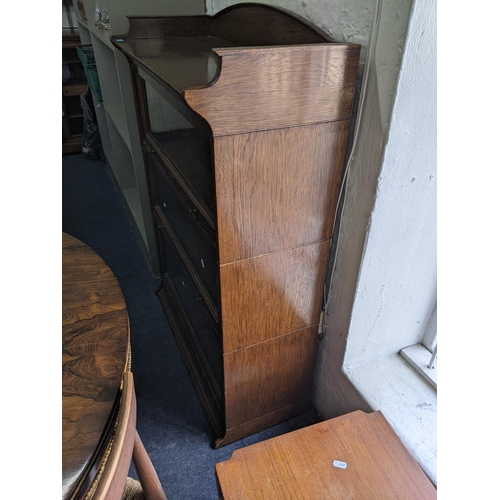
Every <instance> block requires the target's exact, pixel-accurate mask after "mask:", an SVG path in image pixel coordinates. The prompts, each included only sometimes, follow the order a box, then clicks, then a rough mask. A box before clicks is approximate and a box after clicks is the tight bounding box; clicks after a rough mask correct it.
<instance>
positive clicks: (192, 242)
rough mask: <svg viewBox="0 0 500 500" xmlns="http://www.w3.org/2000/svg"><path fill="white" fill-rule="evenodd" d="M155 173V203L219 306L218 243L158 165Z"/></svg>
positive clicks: (216, 305)
mask: <svg viewBox="0 0 500 500" xmlns="http://www.w3.org/2000/svg"><path fill="white" fill-rule="evenodd" d="M154 175H155V181H156V182H155V185H156V204H157V205H158V206H159V207H160V209H161V211H162V212H163V214H164V215H165V217H166V219H167V221H168V222H169V224H170V226H171V228H172V229H173V231H174V233H175V236H176V237H177V239H178V241H179V243H180V244H181V246H182V248H183V250H184V252H185V254H186V255H187V257H188V258H189V261H190V262H191V265H192V266H193V267H194V269H195V271H196V274H197V275H198V277H199V278H200V280H201V281H202V283H203V285H204V287H205V289H206V291H207V292H208V294H209V295H210V297H211V299H212V301H213V303H214V305H215V307H216V308H217V309H218V306H219V286H218V279H217V276H218V273H217V263H216V259H215V245H214V243H211V242H209V241H208V238H207V237H206V236H204V235H203V234H202V232H201V228H200V227H199V226H198V224H197V223H196V221H195V220H194V218H193V214H191V213H190V212H189V210H188V208H187V207H186V206H185V205H184V204H183V203H182V201H181V200H180V199H179V197H178V196H177V194H176V192H175V190H174V189H173V187H172V185H171V184H170V182H169V181H168V180H167V179H166V178H165V175H164V174H163V173H162V172H159V171H158V170H157V169H155V174H154Z"/></svg>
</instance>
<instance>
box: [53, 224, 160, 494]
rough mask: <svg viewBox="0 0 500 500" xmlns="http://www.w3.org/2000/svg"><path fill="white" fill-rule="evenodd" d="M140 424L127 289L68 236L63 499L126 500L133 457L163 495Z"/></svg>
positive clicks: (148, 487)
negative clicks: (124, 494)
mask: <svg viewBox="0 0 500 500" xmlns="http://www.w3.org/2000/svg"><path fill="white" fill-rule="evenodd" d="M135 423H136V400H135V391H134V386H133V377H132V373H131V372H130V328H129V318H128V313H127V308H126V304H125V300H124V297H123V294H122V291H121V289H120V286H119V284H118V281H117V279H116V277H115V276H114V274H113V272H112V271H111V269H110V268H109V267H108V266H107V265H106V263H105V262H104V261H103V260H102V258H101V257H99V256H98V255H97V254H96V253H95V252H94V251H93V250H92V249H91V248H89V247H88V246H87V245H85V244H84V243H82V242H81V241H79V240H77V239H76V238H74V237H72V236H69V235H68V234H65V233H63V235H62V497H63V499H72V500H73V499H75V500H77V499H81V498H89V497H90V498H91V497H92V495H93V494H94V493H95V496H94V498H106V499H109V500H111V499H114V498H120V496H121V491H123V486H124V485H125V482H126V475H127V472H128V469H129V466H130V459H131V457H132V458H133V460H134V464H135V466H136V470H137V473H138V475H139V479H140V480H141V483H142V486H143V490H144V492H145V493H146V492H149V494H147V498H151V499H153V498H155V499H156V498H158V499H165V495H164V493H163V490H162V488H161V485H160V483H159V481H158V477H157V475H156V472H155V471H154V468H153V466H152V464H151V461H150V460H149V457H148V456H147V453H146V452H145V450H144V447H143V445H142V443H141V441H140V438H139V436H138V435H137V431H136V429H135ZM132 450H133V451H132ZM132 453H133V455H132ZM141 476H142V477H141ZM103 491H104V492H105V496H102V492H103Z"/></svg>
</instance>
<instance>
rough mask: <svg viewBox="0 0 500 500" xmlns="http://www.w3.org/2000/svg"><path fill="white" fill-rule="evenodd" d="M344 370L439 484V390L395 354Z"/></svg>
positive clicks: (427, 473) (372, 406)
mask: <svg viewBox="0 0 500 500" xmlns="http://www.w3.org/2000/svg"><path fill="white" fill-rule="evenodd" d="M344 373H345V374H346V376H347V377H348V378H349V380H350V381H351V383H352V384H353V385H354V387H355V388H356V390H357V391H358V392H359V393H360V394H361V395H362V396H363V397H364V399H365V400H366V401H367V403H368V404H369V405H370V407H371V408H372V409H373V410H374V411H375V410H380V411H381V412H382V413H383V414H384V416H385V418H386V419H387V421H388V422H389V423H390V424H391V426H392V428H393V429H394V431H395V432H396V434H397V435H398V436H399V438H400V439H401V441H402V442H403V443H404V445H405V446H406V448H407V449H408V451H409V452H410V453H411V454H412V455H413V457H414V458H415V460H416V461H417V462H418V464H419V465H420V467H421V468H422V470H423V471H424V472H425V474H426V475H427V476H428V477H429V479H430V480H431V481H432V483H433V484H434V486H437V391H436V389H434V388H433V387H432V386H431V385H430V384H429V383H427V382H426V381H425V380H424V379H423V378H422V377H421V376H420V375H418V373H416V372H415V370H414V369H413V368H412V367H411V366H410V365H409V364H408V363H407V362H406V361H405V360H404V359H403V358H402V356H400V355H399V354H393V355H390V356H387V357H384V358H382V359H378V360H377V361H375V362H371V363H367V364H364V365H358V366H350V367H344Z"/></svg>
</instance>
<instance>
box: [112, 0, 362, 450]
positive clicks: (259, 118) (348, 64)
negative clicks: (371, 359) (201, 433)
mask: <svg viewBox="0 0 500 500" xmlns="http://www.w3.org/2000/svg"><path fill="white" fill-rule="evenodd" d="M263 20H265V22H263ZM270 26H271V27H272V31H269V27H270ZM112 43H113V44H114V45H115V46H116V48H117V49H118V50H120V51H122V52H123V53H124V54H125V55H126V57H127V59H128V60H129V62H130V66H131V75H132V80H133V84H134V85H133V86H134V93H135V103H136V109H137V116H138V120H139V129H140V131H141V140H142V145H143V155H144V159H145V167H146V173H147V179H148V190H149V197H150V201H151V212H152V214H153V220H154V226H155V234H156V242H157V247H158V254H159V261H160V268H161V275H162V286H161V287H160V289H159V290H158V297H159V299H160V301H161V303H162V305H163V307H164V310H165V313H166V316H167V319H168V321H169V324H170V326H171V330H172V332H173V334H174V337H175V339H176V341H177V345H178V347H179V349H180V351H181V353H182V355H183V358H184V361H185V363H186V366H187V368H188V371H189V373H190V376H191V378H192V381H193V384H194V386H195V388H196V391H197V393H198V396H199V398H200V401H201V402H202V404H203V407H204V409H205V412H206V414H207V417H208V419H209V421H210V423H211V426H212V429H213V431H214V435H215V446H216V447H219V446H222V445H225V444H228V443H230V442H233V441H235V440H238V439H241V438H243V437H245V436H248V435H250V434H252V433H255V432H258V431H261V430H263V429H265V428H267V427H270V426H272V425H274V424H277V423H279V422H281V421H283V420H286V419H288V418H291V417H293V416H295V415H297V414H299V413H301V412H303V411H305V410H306V409H307V408H308V407H309V406H310V389H311V383H312V373H313V368H314V360H315V350H316V339H317V333H318V326H319V320H320V314H321V308H322V300H323V285H324V280H325V274H326V266H327V260H328V253H329V248H330V239H331V234H332V228H333V221H334V215H335V207H336V204H337V200H338V196H339V192H340V185H341V179H342V170H343V161H344V155H345V148H346V142H347V134H348V130H349V120H350V115H351V111H352V101H353V97H354V91H355V82H356V72H357V63H358V57H359V46H356V45H348V44H339V43H336V42H334V41H333V40H331V39H330V38H329V37H328V36H327V35H325V34H324V33H322V32H320V31H319V30H318V29H317V28H315V27H313V26H311V25H309V24H307V23H306V22H305V21H304V20H301V19H298V18H297V17H296V16H294V15H291V14H289V13H287V12H285V11H282V10H280V9H275V8H272V7H268V6H263V5H257V4H242V5H238V6H233V7H231V8H229V9H226V10H224V11H222V12H221V13H219V14H217V15H216V16H214V17H210V16H194V17H161V18H151V17H131V18H130V30H129V33H128V34H127V35H122V36H120V37H113V38H112Z"/></svg>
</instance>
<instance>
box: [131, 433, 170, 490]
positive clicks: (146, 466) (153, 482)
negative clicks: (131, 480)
mask: <svg viewBox="0 0 500 500" xmlns="http://www.w3.org/2000/svg"><path fill="white" fill-rule="evenodd" d="M132 461H133V462H134V467H135V470H136V472H137V476H138V478H139V481H140V483H141V486H142V491H143V492H144V496H145V497H146V499H147V500H167V497H166V496H165V493H164V491H163V488H162V486H161V483H160V480H159V479H158V475H157V474H156V471H155V469H154V467H153V464H152V463H151V459H150V458H149V455H148V452H147V451H146V448H144V445H143V444H142V441H141V438H140V437H139V434H138V433H137V430H136V431H135V440H134V451H133V453H132Z"/></svg>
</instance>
